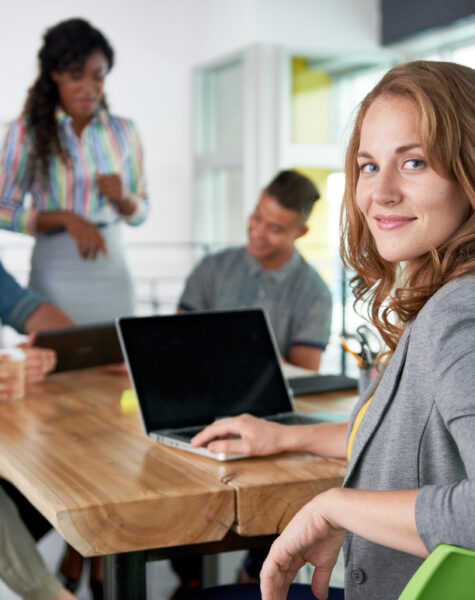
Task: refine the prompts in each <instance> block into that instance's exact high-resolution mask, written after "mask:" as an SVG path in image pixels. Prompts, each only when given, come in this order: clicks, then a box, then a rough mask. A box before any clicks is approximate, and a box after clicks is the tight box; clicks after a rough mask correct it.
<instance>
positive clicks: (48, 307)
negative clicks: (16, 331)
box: [23, 302, 75, 333]
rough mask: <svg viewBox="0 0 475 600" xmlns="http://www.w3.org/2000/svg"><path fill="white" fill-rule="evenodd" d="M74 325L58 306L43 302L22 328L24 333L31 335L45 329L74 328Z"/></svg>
mask: <svg viewBox="0 0 475 600" xmlns="http://www.w3.org/2000/svg"><path fill="white" fill-rule="evenodd" d="M74 325H75V322H74V321H73V320H72V319H71V318H70V317H68V315H67V314H66V313H65V312H64V311H62V310H61V309H60V308H59V307H58V306H56V305H55V304H52V303H51V302H44V303H43V304H40V305H39V306H38V308H37V309H36V310H34V311H33V312H32V313H31V314H30V316H29V317H28V318H27V319H26V321H25V324H24V326H23V328H24V331H25V333H32V332H34V331H43V330H47V329H61V328H63V327H74Z"/></svg>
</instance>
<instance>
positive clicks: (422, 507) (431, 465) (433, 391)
mask: <svg viewBox="0 0 475 600" xmlns="http://www.w3.org/2000/svg"><path fill="white" fill-rule="evenodd" d="M375 390H376V391H375ZM373 392H374V396H373V399H372V401H371V404H370V406H369V408H368V410H367V411H366V414H365V416H364V418H363V420H362V422H361V424H360V427H359V429H358V431H357V433H356V436H355V439H354V443H353V449H352V455H351V461H350V464H349V465H348V472H347V476H346V478H345V482H344V486H345V487H352V488H361V489H375V490H379V489H380V490H390V489H415V488H421V489H420V492H419V494H418V497H417V502H416V523H417V529H418V532H419V535H420V536H421V538H422V540H423V542H424V544H425V546H426V548H427V550H428V552H431V551H432V550H433V549H434V548H435V547H436V546H437V545H438V544H440V543H442V542H445V543H449V544H455V545H458V546H464V547H467V548H472V549H474V550H475V277H464V278H459V279H457V280H455V281H451V282H450V283H448V284H446V285H445V286H443V287H442V288H441V289H440V290H439V291H438V292H437V293H436V294H434V296H432V298H431V299H430V300H429V301H428V302H427V304H426V305H425V306H424V308H423V309H422V310H421V311H420V312H419V314H418V315H417V317H416V318H415V319H414V320H413V321H412V322H411V323H410V324H409V325H408V326H407V327H406V329H405V331H404V333H403V336H402V338H401V341H400V343H399V345H398V347H397V348H396V351H395V353H394V355H393V356H392V358H391V360H390V362H389V365H388V367H387V369H386V371H385V372H384V374H383V375H382V377H381V379H380V381H379V382H375V383H374V384H373V385H372V386H371V388H370V389H369V390H368V392H367V393H366V394H365V395H364V396H363V397H362V398H361V399H360V401H359V402H358V404H357V406H356V407H355V410H354V413H353V416H352V419H351V422H350V426H349V431H351V428H352V424H353V420H354V418H355V416H356V414H357V413H358V410H359V409H360V407H361V406H362V404H363V403H364V402H365V401H366V400H367V398H368V397H369V396H370V395H371V394H372V393H373ZM344 552H345V565H346V583H345V600H391V599H393V598H398V596H399V594H400V593H401V591H402V589H403V588H404V586H405V584H406V583H407V581H408V580H409V579H410V577H411V575H412V574H413V573H414V571H415V570H416V569H417V568H418V566H419V565H420V564H421V562H422V561H421V559H419V558H417V557H414V556H411V555H409V554H405V553H403V552H397V551H395V550H391V549H389V548H386V547H383V546H379V545H377V544H374V543H371V542H369V541H367V540H365V539H363V538H361V537H358V536H356V535H353V534H351V533H348V534H347V536H346V539H345V545H344Z"/></svg>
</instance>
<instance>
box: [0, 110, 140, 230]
mask: <svg viewBox="0 0 475 600" xmlns="http://www.w3.org/2000/svg"><path fill="white" fill-rule="evenodd" d="M56 122H57V127H58V133H59V139H60V143H61V146H62V147H63V148H64V149H65V150H66V153H67V155H68V161H67V164H65V163H64V160H63V159H62V158H61V157H60V156H58V155H57V154H52V155H51V157H50V161H49V167H48V168H49V171H48V177H47V178H45V177H44V175H43V172H42V169H41V167H40V166H39V165H38V164H35V161H34V159H33V158H32V157H33V148H32V139H31V132H29V131H28V128H27V126H26V122H25V117H20V118H18V119H16V120H15V121H14V122H13V123H12V124H11V125H10V127H9V129H8V131H7V134H6V139H5V143H4V147H3V150H2V153H1V155H0V227H1V228H3V229H10V230H12V231H19V232H23V233H29V234H33V235H34V234H35V233H36V219H37V217H38V213H40V212H43V211H48V210H67V211H71V212H74V213H77V214H79V215H82V216H84V217H86V218H87V219H89V220H90V221H92V222H99V221H100V222H102V223H112V222H114V221H116V220H117V219H118V218H123V219H124V220H125V221H126V222H127V223H129V224H130V225H138V224H140V223H142V221H144V219H145V218H146V216H147V212H148V199H147V194H146V189H145V176H144V170H143V156H142V148H141V144H140V140H139V137H138V134H137V130H136V129H135V127H134V124H133V122H132V121H130V120H129V119H124V118H121V117H115V116H113V115H111V114H110V113H109V112H107V111H106V110H105V109H104V108H101V109H99V110H98V112H97V114H96V115H95V116H94V117H93V118H92V119H91V121H90V123H88V125H87V126H86V127H85V128H84V130H83V131H82V133H81V136H80V137H78V136H77V135H76V134H75V133H74V131H73V129H72V119H71V117H70V116H69V115H67V114H66V113H65V112H64V111H63V110H62V109H61V108H58V109H57V110H56ZM96 172H99V173H103V174H111V173H119V174H120V175H121V178H122V184H123V186H124V188H125V189H126V190H127V192H128V195H129V196H130V197H131V198H132V199H133V200H134V201H135V203H136V206H137V208H136V210H135V211H134V213H133V214H132V215H129V216H125V215H119V213H118V212H117V210H116V209H115V207H114V205H113V204H112V203H111V202H109V201H108V199H107V198H106V197H105V196H102V195H101V194H99V190H98V188H97V186H96V183H95V173H96ZM28 192H29V193H30V194H31V200H30V199H29V198H28V196H27V193H28Z"/></svg>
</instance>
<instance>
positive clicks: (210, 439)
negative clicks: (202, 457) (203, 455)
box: [191, 414, 288, 456]
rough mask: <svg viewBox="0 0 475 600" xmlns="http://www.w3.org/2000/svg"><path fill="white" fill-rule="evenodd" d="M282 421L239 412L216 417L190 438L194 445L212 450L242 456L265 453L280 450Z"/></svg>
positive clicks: (281, 448) (281, 445)
mask: <svg viewBox="0 0 475 600" xmlns="http://www.w3.org/2000/svg"><path fill="white" fill-rule="evenodd" d="M286 428H288V427H287V426H285V425H279V424H278V423H272V422H270V421H266V420H264V419H259V418H257V417H253V416H252V415H248V414H242V415H239V416H238V417H228V418H225V419H218V420H217V421H215V422H214V423H212V424H211V425H208V427H206V428H205V429H203V431H200V433H198V434H197V435H195V437H194V438H192V440H191V445H192V446H195V447H199V446H206V448H207V449H208V450H209V451H210V452H213V453H215V454H218V453H220V452H224V453H229V454H244V455H246V456H267V455H269V454H277V453H278V452H283V451H284V450H286V449H287V448H286V447H284V445H283V444H282V442H283V438H284V436H285V434H284V432H285V430H286Z"/></svg>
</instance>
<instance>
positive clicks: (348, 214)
mask: <svg viewBox="0 0 475 600" xmlns="http://www.w3.org/2000/svg"><path fill="white" fill-rule="evenodd" d="M382 95H383V96H391V95H399V96H404V97H406V98H410V99H411V100H412V101H413V102H414V104H415V106H416V110H417V117H418V127H419V134H420V138H421V143H422V147H423V150H424V154H425V157H426V159H427V160H428V161H429V164H430V165H431V166H432V167H433V168H434V169H435V170H436V171H437V172H438V173H440V174H441V175H442V176H444V177H445V178H447V179H448V180H450V181H455V182H457V183H458V184H459V185H460V187H461V188H462V189H463V191H464V192H465V195H466V197H467V199H468V201H469V202H470V204H471V206H472V210H471V211H470V213H469V214H468V217H467V220H466V221H465V222H464V223H463V224H462V226H461V227H460V228H459V229H458V230H457V231H456V232H455V233H454V234H453V235H452V236H451V237H450V238H449V239H448V240H446V241H445V242H444V243H443V244H441V246H439V247H438V248H432V249H431V251H430V252H428V253H427V254H425V255H424V256H421V257H420V258H419V259H418V261H417V265H416V267H415V268H414V269H411V272H410V273H405V272H404V271H403V270H402V269H401V268H400V267H399V266H398V265H395V264H393V263H390V262H388V261H386V260H384V259H383V258H382V257H381V256H380V255H379V253H378V251H377V248H376V244H375V242H374V239H373V236H372V235H371V233H370V231H369V228H368V225H367V223H366V220H365V218H364V215H363V214H362V213H361V211H360V210H359V209H358V206H357V204H356V186H357V183H358V177H359V170H358V164H357V153H358V150H359V146H360V137H361V127H362V124H363V121H364V118H365V116H366V114H367V112H368V109H369V107H370V106H371V104H372V103H373V102H374V100H375V99H376V98H378V97H379V96H382ZM474 98H475V70H473V69H471V68H469V67H465V66H463V65H458V64H456V63H449V62H438V61H437V62H436V61H434V62H433V61H414V62H411V63H407V64H403V65H399V66H397V67H395V68H393V69H391V70H390V71H388V72H387V73H386V74H385V75H384V77H383V78H382V79H381V81H380V82H379V83H378V84H377V85H376V87H375V88H374V89H373V90H372V91H371V92H370V93H369V94H368V95H367V96H366V98H365V99H364V100H363V102H362V104H361V107H360V110H359V113H358V116H357V118H356V122H355V126H354V129H353V134H352V137H351V140H350V143H349V146H348V151H347V154H346V164H345V174H346V184H345V193H344V197H343V205H342V215H341V244H340V253H341V256H342V259H343V263H344V264H345V266H346V267H347V268H350V269H351V270H353V272H354V273H355V275H354V277H353V278H352V280H351V285H352V288H353V292H354V294H355V298H356V300H355V304H356V303H358V302H359V301H367V302H368V317H369V319H370V320H371V321H372V322H373V324H374V325H375V327H376V328H377V329H378V331H379V333H380V335H381V337H382V338H383V339H384V341H385V342H386V344H387V346H388V348H389V350H390V351H394V349H395V348H396V345H397V343H398V341H399V338H400V336H401V333H402V330H403V327H404V325H405V324H406V323H408V322H409V321H410V320H411V319H413V318H414V317H415V316H416V315H417V313H418V312H419V311H420V310H421V308H422V307H423V306H424V304H425V303H426V302H427V301H428V300H429V298H430V297H431V296H432V295H433V294H434V293H435V292H436V291H437V290H438V289H439V288H440V287H442V286H443V285H444V284H445V283H447V282H449V281H451V280H452V279H455V278H456V277H460V276H464V275H469V274H470V275H473V274H474V273H475V213H474V210H475V113H474V110H473V99H474ZM394 316H395V317H396V319H394V318H393V317H394Z"/></svg>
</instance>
